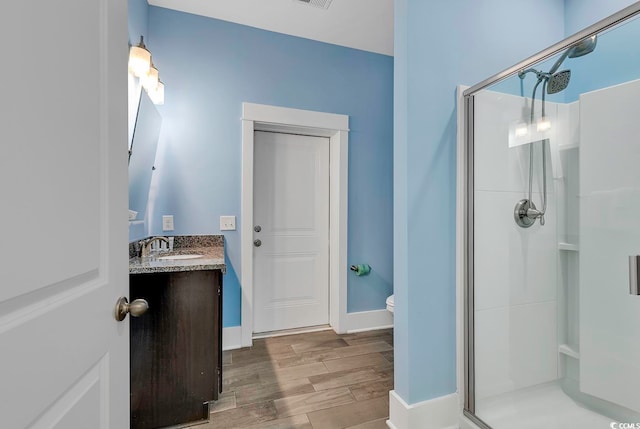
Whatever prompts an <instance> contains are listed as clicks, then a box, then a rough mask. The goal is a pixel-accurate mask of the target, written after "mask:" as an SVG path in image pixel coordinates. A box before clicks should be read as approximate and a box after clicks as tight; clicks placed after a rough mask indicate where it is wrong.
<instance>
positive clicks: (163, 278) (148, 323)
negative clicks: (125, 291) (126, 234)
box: [129, 270, 222, 429]
mask: <svg viewBox="0 0 640 429" xmlns="http://www.w3.org/2000/svg"><path fill="white" fill-rule="evenodd" d="M129 292H130V300H131V301H132V300H134V299H137V298H143V299H146V300H147V302H148V303H149V310H148V311H147V312H146V313H145V314H143V315H142V316H140V317H137V318H135V317H132V318H131V321H130V323H131V325H130V326H131V328H130V330H131V335H130V343H131V350H130V353H131V428H132V429H147V428H161V427H167V426H177V425H182V424H185V423H189V422H197V421H202V420H206V419H208V418H209V407H208V402H209V401H213V400H217V399H218V393H220V392H221V391H222V273H221V272H220V270H207V271H185V272H171V273H153V274H132V275H130V288H129Z"/></svg>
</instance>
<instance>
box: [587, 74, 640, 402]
mask: <svg viewBox="0 0 640 429" xmlns="http://www.w3.org/2000/svg"><path fill="white" fill-rule="evenodd" d="M639 112H640V81H633V82H629V83H625V84H622V85H618V86H614V87H610V88H606V89H603V90H600V91H594V92H590V93H588V94H583V95H582V96H581V98H580V136H581V141H580V187H581V190H580V192H581V195H580V216H581V222H580V240H581V241H580V312H581V313H580V345H581V350H580V351H581V353H580V356H581V359H580V388H581V390H582V391H583V392H584V393H587V394H590V395H593V396H596V397H599V398H602V399H605V400H607V401H610V402H613V403H615V404H619V405H622V406H624V407H627V408H630V409H632V410H634V411H637V412H640V393H639V389H640V296H633V295H631V294H630V292H629V281H630V279H629V256H630V255H640V121H639V120H638V119H639V116H638V114H639Z"/></svg>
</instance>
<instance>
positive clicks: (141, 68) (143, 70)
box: [129, 36, 164, 104]
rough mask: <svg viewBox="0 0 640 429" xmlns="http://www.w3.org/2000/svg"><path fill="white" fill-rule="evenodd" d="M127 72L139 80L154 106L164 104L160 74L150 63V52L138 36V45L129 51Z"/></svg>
mask: <svg viewBox="0 0 640 429" xmlns="http://www.w3.org/2000/svg"><path fill="white" fill-rule="evenodd" d="M129 72H130V73H131V74H133V75H134V76H136V77H137V78H139V79H140V84H141V85H142V87H143V88H144V90H145V91H147V94H149V98H150V99H151V101H152V102H153V103H154V104H164V83H162V82H161V81H160V73H159V72H158V69H157V68H156V67H155V66H154V65H153V62H152V61H151V52H149V50H148V49H147V47H146V46H145V44H144V37H143V36H140V43H139V44H138V45H136V46H132V47H131V48H130V49H129Z"/></svg>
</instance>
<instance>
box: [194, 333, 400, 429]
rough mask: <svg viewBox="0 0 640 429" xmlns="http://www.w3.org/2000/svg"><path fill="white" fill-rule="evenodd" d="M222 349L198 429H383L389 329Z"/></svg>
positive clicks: (390, 365) (289, 337)
mask: <svg viewBox="0 0 640 429" xmlns="http://www.w3.org/2000/svg"><path fill="white" fill-rule="evenodd" d="M253 344H254V346H253V347H251V348H245V349H239V350H232V351H228V352H224V368H223V394H222V396H221V397H220V399H219V400H218V401H217V402H216V403H215V404H213V405H212V407H211V409H212V413H211V421H210V422H209V423H208V424H206V425H202V426H198V428H202V429H214V428H215V429H224V428H233V429H236V428H252V429H253V428H255V429H258V428H260V429H263V428H265V429H266V428H269V429H276V428H277V429H289V428H292V429H293V428H296V429H297V428H313V429H340V428H353V429H356V428H358V429H378V428H380V429H387V425H386V420H387V418H388V416H389V390H391V389H393V331H392V330H391V329H385V330H379V331H370V332H362V333H356V334H346V335H337V334H336V333H334V332H333V331H321V332H314V333H308V334H296V335H287V336H281V337H271V338H265V339H260V340H254V342H253Z"/></svg>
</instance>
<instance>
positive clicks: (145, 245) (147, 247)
mask: <svg viewBox="0 0 640 429" xmlns="http://www.w3.org/2000/svg"><path fill="white" fill-rule="evenodd" d="M156 240H160V241H164V242H165V243H167V244H169V239H168V238H167V237H151V238H148V239H146V240H143V241H142V248H141V249H140V257H141V258H147V257H149V253H151V245H152V244H153V242H154V241H156Z"/></svg>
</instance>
